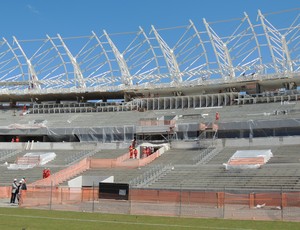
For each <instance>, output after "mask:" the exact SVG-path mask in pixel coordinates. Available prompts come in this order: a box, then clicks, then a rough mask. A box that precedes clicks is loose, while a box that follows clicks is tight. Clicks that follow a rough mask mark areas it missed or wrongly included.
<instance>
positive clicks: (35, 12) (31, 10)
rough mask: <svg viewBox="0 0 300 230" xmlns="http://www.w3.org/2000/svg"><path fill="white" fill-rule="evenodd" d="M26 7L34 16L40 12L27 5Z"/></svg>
mask: <svg viewBox="0 0 300 230" xmlns="http://www.w3.org/2000/svg"><path fill="white" fill-rule="evenodd" d="M26 7H27V9H28V10H29V11H30V12H32V13H34V14H40V12H39V11H38V10H37V9H36V8H35V7H33V6H32V5H30V4H28V5H27V6H26Z"/></svg>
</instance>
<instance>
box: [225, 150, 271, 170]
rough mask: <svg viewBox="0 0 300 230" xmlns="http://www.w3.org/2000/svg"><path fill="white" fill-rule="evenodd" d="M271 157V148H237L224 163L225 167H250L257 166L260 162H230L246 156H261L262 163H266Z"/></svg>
mask: <svg viewBox="0 0 300 230" xmlns="http://www.w3.org/2000/svg"><path fill="white" fill-rule="evenodd" d="M271 157H273V153H272V151H271V149H267V150H237V151H236V152H235V153H234V154H233V155H232V157H230V159H229V160H228V162H227V163H224V164H223V165H224V166H225V168H226V169H250V168H259V167H260V166H261V165H262V164H251V163H249V164H230V162H231V161H232V160H238V159H247V158H263V159H264V161H263V164H265V163H267V162H268V161H269V160H270V158H271Z"/></svg>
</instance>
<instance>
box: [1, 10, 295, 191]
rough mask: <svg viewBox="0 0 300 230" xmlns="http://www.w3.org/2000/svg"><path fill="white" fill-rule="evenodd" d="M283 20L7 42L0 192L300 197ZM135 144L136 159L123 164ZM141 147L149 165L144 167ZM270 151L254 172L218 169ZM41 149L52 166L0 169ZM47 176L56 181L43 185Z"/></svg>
mask: <svg viewBox="0 0 300 230" xmlns="http://www.w3.org/2000/svg"><path fill="white" fill-rule="evenodd" d="M285 14H286V12H283V13H281V14H279V15H278V14H270V15H264V14H263V13H262V12H261V11H258V16H257V17H258V19H259V20H258V21H255V22H253V21H251V20H250V18H249V17H248V15H247V14H246V13H244V15H243V17H242V18H241V19H237V20H234V21H230V22H229V23H226V25H228V34H220V35H219V34H218V33H217V30H216V31H215V28H214V27H216V28H217V27H218V23H217V22H207V21H206V20H205V19H204V20H203V25H202V27H201V25H200V26H199V28H198V27H197V26H196V25H195V23H194V22H192V21H189V23H188V25H186V26H178V27H176V28H169V29H157V28H155V27H154V26H152V27H151V31H149V33H146V32H145V31H144V29H143V28H139V30H138V31H137V32H133V33H124V34H122V33H119V34H109V33H107V32H106V31H103V34H102V35H100V36H99V35H97V34H96V33H95V32H92V34H91V35H89V36H80V37H72V38H63V37H61V36H60V35H59V34H58V35H57V36H55V37H50V36H48V35H47V36H46V38H42V39H34V40H21V41H20V40H18V39H17V38H16V37H13V42H8V41H7V40H6V39H3V40H2V41H0V70H1V72H0V101H1V110H0V115H1V118H0V146H1V151H0V163H1V166H0V175H1V176H0V183H1V184H2V185H3V186H8V185H10V184H11V181H12V179H14V178H15V177H16V178H20V177H23V176H24V177H26V178H27V182H28V184H29V185H32V186H46V185H50V183H51V184H52V185H53V183H54V185H55V186H67V183H68V181H69V180H71V179H73V178H75V177H77V176H79V175H83V176H108V177H109V176H114V180H115V182H118V183H128V184H130V185H131V186H132V187H134V188H147V189H166V188H167V189H190V190H193V189H203V188H205V189H212V190H214V189H223V188H224V187H226V188H234V189H239V188H241V189H246V190H247V191H250V190H251V191H252V190H255V189H260V190H263V191H272V190H273V189H279V190H280V189H287V190H289V191H291V190H295V191H296V190H300V154H299V147H300V145H299V143H300V142H299V140H300V137H299V135H300V117H299V114H300V104H299V99H300V88H299V87H300V61H299V60H300V52H299V50H300V42H299V37H300V34H299V31H300V21H299V18H300V17H299V9H296V10H292V11H289V12H288V14H289V18H291V20H290V23H289V25H287V26H286V27H284V28H276V26H275V25H272V17H279V16H282V15H285ZM287 23H288V22H287ZM230 28H232V30H230ZM170 36H171V37H173V38H175V40H171V41H169V42H168V39H167V38H169V37H170ZM164 37H165V38H164ZM118 41H119V42H120V41H123V42H125V43H126V42H127V43H126V45H124V44H123V43H122V44H119V45H120V48H119V46H118ZM78 47H79V48H78ZM121 47H123V48H121ZM76 50H77V51H76ZM78 50H79V51H78ZM16 137H17V138H18V142H16V141H15V138H16ZM134 138H136V139H137V143H138V148H139V157H138V159H130V158H129V154H128V147H129V145H130V144H131V141H132V139H134ZM12 140H14V142H12ZM144 146H151V147H153V148H154V153H156V155H155V156H154V155H153V156H152V158H151V159H150V158H149V160H146V159H142V147H144ZM269 149H270V150H271V151H272V153H273V157H272V158H271V159H270V160H269V161H268V162H266V163H265V164H264V165H262V166H261V167H259V168H255V169H238V170H226V169H225V167H224V166H223V164H224V163H226V162H228V160H229V159H230V158H231V157H232V155H233V154H234V153H235V152H236V151H243V150H253V151H255V150H257V151H263V150H269ZM43 151H44V152H54V153H55V154H56V157H55V159H54V160H52V161H50V162H48V163H46V164H45V165H38V164H37V165H35V167H33V168H28V169H26V170H22V171H20V170H11V169H8V168H7V164H12V163H17V162H18V161H17V160H18V159H19V158H21V157H23V156H24V155H25V154H26V153H30V152H31V153H32V152H37V153H39V152H43ZM44 167H49V168H51V171H52V176H53V178H54V179H53V180H48V181H45V180H41V175H42V174H41V172H42V169H43V168H44ZM70 167H71V171H67V169H68V168H70ZM55 175H57V177H55ZM58 177H59V178H58Z"/></svg>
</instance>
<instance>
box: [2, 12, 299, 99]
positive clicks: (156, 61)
mask: <svg viewBox="0 0 300 230" xmlns="http://www.w3.org/2000/svg"><path fill="white" fill-rule="evenodd" d="M289 13H290V12H289ZM293 13H294V14H296V17H295V18H294V19H293V21H292V22H291V23H290V26H288V27H285V28H278V29H277V28H275V26H273V25H272V24H271V22H270V21H269V20H267V16H268V15H264V14H263V13H262V12H261V11H258V18H259V21H257V22H255V23H253V22H251V20H250V18H249V17H248V15H247V14H246V13H244V17H243V18H241V19H238V20H236V21H239V24H238V26H237V27H235V29H234V30H233V31H231V34H230V35H220V34H218V33H217V32H216V31H217V30H215V29H214V27H215V25H216V24H217V22H213V23H211V22H207V20H206V19H203V23H204V27H203V26H202V27H203V30H199V29H198V28H196V25H195V23H194V22H193V21H191V20H189V24H188V25H187V26H181V27H175V28H166V29H157V28H155V27H154V26H151V30H150V32H149V34H146V32H145V31H144V29H143V28H141V27H139V30H138V31H137V32H130V33H119V34H109V33H108V32H106V31H105V30H103V34H102V35H100V36H98V35H97V34H96V33H95V32H92V35H90V36H82V37H72V38H68V37H66V38H63V37H62V36H61V35H59V34H57V35H56V36H49V35H46V38H45V39H36V40H18V39H17V38H16V37H13V42H12V43H9V42H8V41H7V40H6V39H5V38H3V40H2V41H1V42H0V91H3V92H4V91H5V92H7V91H16V92H20V91H22V92H23V91H24V92H25V93H26V92H27V93H28V91H29V90H30V92H31V93H32V92H33V91H34V90H35V91H43V92H45V93H49V92H61V93H63V92H70V91H72V92H77V91H78V92H81V91H82V90H85V91H115V90H124V89H125V90H126V89H132V88H137V87H138V88H148V87H152V88H155V87H157V88H162V87H174V86H189V85H197V84H198V85H205V84H214V83H226V82H234V81H238V80H239V78H240V77H242V78H243V80H247V78H248V77H249V78H253V76H255V77H256V78H257V79H263V78H268V79H270V78H274V77H275V78H276V77H280V78H282V77H291V76H299V75H300V61H299V60H300V32H299V31H300V14H299V9H295V10H294V11H293ZM280 15H282V14H278V15H277V16H280ZM228 23H229V22H228ZM198 27H199V26H198ZM178 30H180V33H177V34H175V36H172V41H169V40H170V36H169V35H168V34H167V33H169V32H170V33H171V32H172V33H175V31H178ZM123 38H124V39H123ZM118 40H119V41H122V44H120V43H118ZM126 44H127V45H126ZM171 44H174V45H171ZM122 47H125V48H122ZM266 47H267V48H268V52H266ZM263 49H265V50H263ZM76 50H77V51H76ZM78 50H79V51H78ZM266 56H269V57H271V58H270V61H269V60H268V58H265V57H266ZM0 93H1V92H0Z"/></svg>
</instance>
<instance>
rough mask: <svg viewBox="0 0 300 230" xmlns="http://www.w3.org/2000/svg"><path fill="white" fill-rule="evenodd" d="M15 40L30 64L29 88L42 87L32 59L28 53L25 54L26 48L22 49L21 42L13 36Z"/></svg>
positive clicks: (28, 64)
mask: <svg viewBox="0 0 300 230" xmlns="http://www.w3.org/2000/svg"><path fill="white" fill-rule="evenodd" d="M13 40H14V42H15V43H16V44H17V46H18V48H19V50H20V51H21V53H22V55H23V57H24V58H25V60H26V64H27V66H28V75H29V77H28V81H29V82H28V83H29V88H30V89H40V88H41V86H40V83H39V82H38V81H39V79H38V76H37V74H36V71H35V69H34V67H33V65H32V63H31V61H30V59H28V57H27V55H26V54H25V52H24V50H23V49H22V47H21V45H20V43H19V42H18V40H17V38H16V37H14V36H13Z"/></svg>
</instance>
